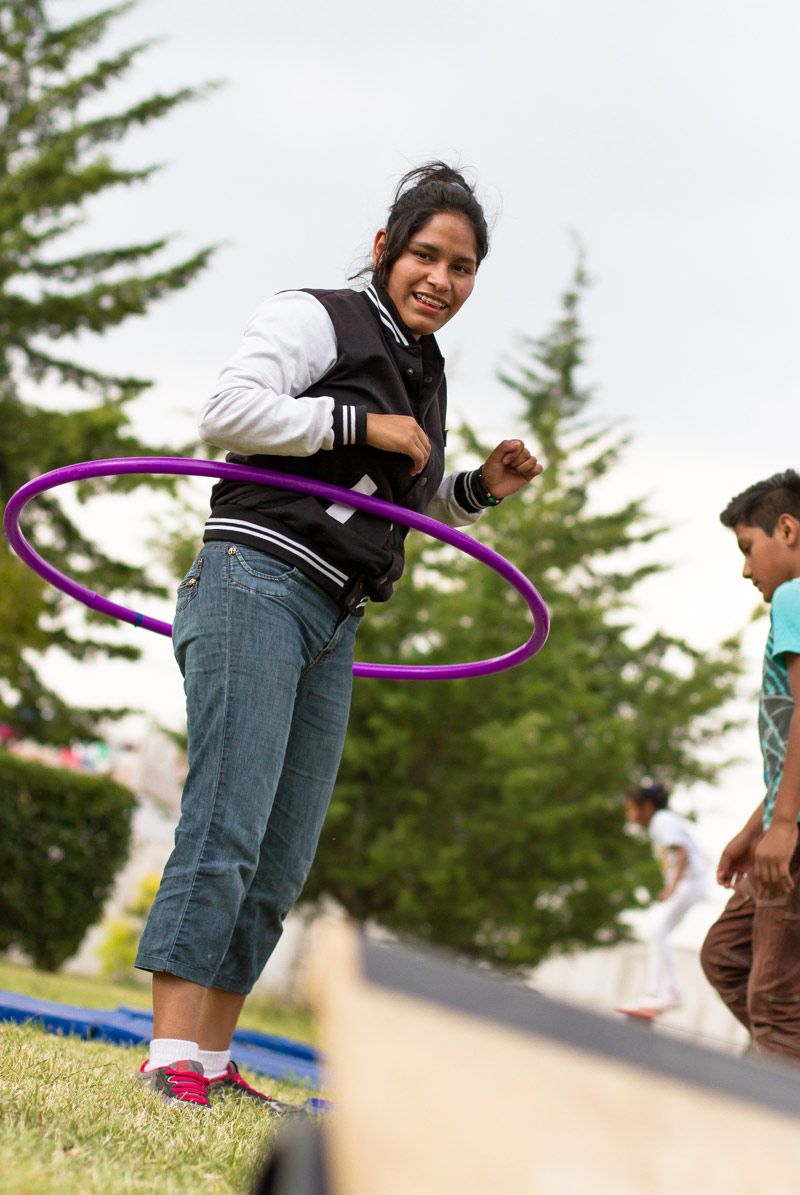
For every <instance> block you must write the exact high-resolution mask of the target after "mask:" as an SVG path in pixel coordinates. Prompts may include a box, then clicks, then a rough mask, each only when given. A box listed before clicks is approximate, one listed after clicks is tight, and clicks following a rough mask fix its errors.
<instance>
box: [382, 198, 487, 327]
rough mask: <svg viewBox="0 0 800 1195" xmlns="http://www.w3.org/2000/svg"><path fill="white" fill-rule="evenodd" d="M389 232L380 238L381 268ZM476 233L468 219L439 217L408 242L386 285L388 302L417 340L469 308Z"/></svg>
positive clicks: (449, 214) (449, 215) (440, 214)
mask: <svg viewBox="0 0 800 1195" xmlns="http://www.w3.org/2000/svg"><path fill="white" fill-rule="evenodd" d="M385 243H386V229H384V228H382V229H380V230H379V232H378V233H377V234H376V236H375V245H374V248H373V254H372V260H373V262H374V263H376V264H377V262H378V260H379V258H380V256H381V253H382V252H383V248H384V245H385ZM477 269H478V255H477V251H476V246H475V233H474V232H473V230H472V225H471V224H470V222H469V220H467V219H466V217H465V216H461V215H459V214H458V213H456V212H437V214H436V215H435V216H432V217H431V218H430V220H428V222H427V224H423V226H422V228H420V229H419V231H418V232H416V233H414V235H413V236H412V237H411V238H410V239H409V241H408V244H407V245H406V246H405V248H404V249H403V251H402V253H401V254H400V256H399V257H398V258H397V260H396V261H395V263H394V265H393V266H392V269H391V272H390V274H389V278H388V281H387V283H386V290H387V292H388V295H389V298H390V299H391V300H392V302H393V303H394V305H395V307H396V308H397V311H398V313H399V315H400V318H401V319H402V320H403V323H404V324H405V325H406V327H407V328H409V330H410V331H411V332H412V333H413V334H414V335H415V336H425V335H428V334H430V333H433V332H438V331H439V329H440V328H443V327H444V325H445V324H446V323H447V322H448V320H451V319H452V318H453V316H454V315H455V314H456V312H457V311H458V310H459V309H460V308H461V307H462V306H463V304H464V303H466V301H467V299H468V298H469V296H470V295H471V294H472V288H473V286H474V285H475V273H476V271H477Z"/></svg>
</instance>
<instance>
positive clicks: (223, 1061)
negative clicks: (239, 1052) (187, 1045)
mask: <svg viewBox="0 0 800 1195" xmlns="http://www.w3.org/2000/svg"><path fill="white" fill-rule="evenodd" d="M196 1057H197V1058H199V1059H200V1061H201V1062H202V1064H203V1074H204V1075H205V1077H206V1078H207V1079H219V1078H220V1077H221V1076H222V1075H224V1074H225V1072H226V1071H227V1069H228V1063H229V1062H230V1060H231V1052H230V1050H198V1051H197V1055H196Z"/></svg>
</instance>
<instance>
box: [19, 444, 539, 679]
mask: <svg viewBox="0 0 800 1195" xmlns="http://www.w3.org/2000/svg"><path fill="white" fill-rule="evenodd" d="M126 473H174V474H187V475H189V476H193V477H214V478H217V477H223V478H227V479H230V480H232V481H249V482H256V483H258V484H262V485H273V486H276V487H278V488H279V489H286V490H298V491H299V492H300V493H304V494H311V495H313V496H314V497H315V498H321V499H322V500H323V501H326V502H344V503H346V505H348V506H354V507H357V508H358V509H359V510H366V511H367V512H368V513H369V514H373V515H377V516H378V517H379V518H383V519H393V520H394V521H395V522H397V523H402V524H403V525H404V526H406V527H413V528H414V529H415V530H417V531H422V532H424V533H425V534H426V535H430V536H432V537H433V538H434V539H438V540H442V541H443V542H444V543H446V544H452V546H453V547H455V548H458V549H459V551H461V552H466V553H467V555H468V556H474V557H475V559H476V560H480V561H481V563H482V564H486V565H488V566H489V568H491V569H494V571H495V572H496V573H499V574H500V576H501V577H503V578H504V580H506V581H508V583H509V584H510V585H512V586H513V587H514V589H516V590H517V591H518V593H520V594H521V595H522V597H523V598H524V599H525V601H526V602H527V604H528V608H529V610H530V612H531V614H532V615H533V623H534V628H533V634H532V635H531V637H530V639H528V641H527V642H526V643H523V644H522V645H521V646H520V647H517V648H516V649H515V650H514V651H510V652H507V653H506V654H505V655H502V656H495V657H493V658H492V659H487V660H475V661H473V662H472V663H469V664H358V663H357V664H354V665H353V675H354V676H372V677H380V678H382V679H384V680H387V679H390V680H400V679H402V680H454V679H455V678H457V677H459V678H466V677H472V676H488V675H489V674H490V673H492V672H503V671H504V670H505V669H506V668H514V667H516V666H517V665H518V664H522V663H523V662H524V661H525V660H529V659H530V658H531V656H534V655H536V653H537V651H539V650H540V649H541V648H542V647H544V644H545V641H546V639H547V634H548V631H549V628H550V616H549V613H548V610H547V606H546V605H545V604H544V602H543V601H542V598H541V596H540V595H539V593H538V592H537V590H536V589H535V588H534V586H533V584H532V583H531V582H530V581H529V580H528V578H527V577H526V576H525V575H524V573H521V572H520V570H519V569H518V568H516V567H515V565H513V564H511V563H510V561H508V560H506V559H505V558H504V557H503V556H501V555H500V554H499V553H498V552H494V551H492V549H491V548H487V547H486V546H485V544H481V543H478V542H477V540H474V539H471V538H470V537H469V536H468V535H464V533H463V532H461V531H456V530H455V528H453V527H448V526H446V525H445V524H444V523H439V522H438V521H437V520H436V519H431V518H429V517H428V516H427V515H422V514H417V513H416V512H415V511H412V510H406V509H405V508H404V507H402V506H396V505H395V504H394V503H393V502H384V501H383V500H382V499H379V498H372V497H369V496H368V495H367V494H359V493H358V492H357V491H355V490H347V489H344V488H342V487H341V486H337V485H327V484H326V483H325V482H321V481H312V480H311V479H310V478H307V477H295V476H293V475H291V474H285V473H274V472H272V471H271V470H269V469H256V468H253V467H252V466H250V465H234V464H229V463H227V462H224V461H206V460H193V459H190V458H184V457H172V456H132V457H118V458H112V459H110V460H102V461H82V462H80V463H79V464H75V465H65V466H64V467H63V468H61V469H53V470H51V471H50V472H49V473H43V474H42V476H41V477H35V478H34V479H33V481H29V482H28V483H27V485H23V486H21V487H20V489H18V490H17V492H16V493H15V494H13V495H12V497H11V499H10V500H9V503H8V505H7V506H6V509H5V513H4V515H3V525H4V527H5V532H6V536H7V537H8V542H9V544H10V545H11V547H12V548H13V549H14V551H15V552H16V553H17V555H18V556H19V557H20V558H21V559H22V560H23V561H24V562H25V564H27V565H28V567H29V568H31V569H33V571H34V572H35V573H38V574H39V575H40V576H41V577H44V579H45V581H47V582H49V584H51V585H54V586H55V587H56V589H60V590H62V591H63V592H64V593H66V594H68V595H69V596H70V597H73V598H77V600H78V601H79V602H83V604H84V605H85V606H88V607H89V609H90V610H97V611H99V612H100V613H102V614H108V615H109V616H110V617H111V618H117V619H120V620H121V621H122V622H129V623H132V624H133V626H137V627H144V629H145V630H148V631H156V632H158V634H160V635H171V634H172V627H171V626H170V624H169V623H168V622H161V621H160V620H159V619H157V618H151V617H150V616H149V615H147V614H138V613H137V612H136V611H135V610H130V609H128V607H127V606H120V605H118V604H117V603H116V602H112V601H110V600H109V599H108V598H105V597H102V596H101V595H100V594H99V593H95V592H94V591H93V590H91V589H87V588H86V587H85V586H83V585H80V584H79V583H78V582H77V581H74V580H73V579H72V578H71V577H68V576H66V575H65V574H64V573H61V572H59V571H58V569H56V568H54V567H53V565H51V564H48V562H47V561H46V560H45V559H44V558H43V557H42V556H40V555H39V553H38V552H36V551H35V550H34V549H33V548H32V547H31V545H30V544H29V543H28V541H27V540H26V539H25V536H24V535H23V534H22V532H21V530H20V527H19V517H20V514H21V513H22V511H23V509H24V507H25V506H26V505H27V504H28V502H30V501H31V499H32V498H35V497H36V495H37V494H42V493H44V492H45V490H51V489H54V488H55V487H56V486H59V485H66V484H68V483H69V482H73V481H84V480H86V479H87V478H90V477H115V476H118V475H120V474H126Z"/></svg>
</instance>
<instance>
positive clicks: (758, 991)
mask: <svg viewBox="0 0 800 1195" xmlns="http://www.w3.org/2000/svg"><path fill="white" fill-rule="evenodd" d="M791 872H792V875H793V877H794V881H795V883H794V888H793V889H792V891H791V892H789V893H784V894H781V895H774V894H770V895H766V894H761V893H757V892H756V889H755V886H754V884H753V883H752V881H751V880H750V877H749V876H745V877H744V878H743V879H741V880H739V882H738V883H737V885H736V887H735V888H734V891H733V896H732V897H731V899H730V900H729V901H728V903H727V905H726V906H725V909H724V911H723V913H722V915H721V916H720V917H719V919H718V920H717V921H715V922H714V924H713V925H712V926H711V929H710V930H709V931H708V934H707V935H706V940H705V942H704V943H703V948H702V950H701V952H700V962H701V963H702V966H703V970H704V971H705V974H706V978H707V979H708V981H709V983H710V984H711V986H712V987H713V988H715V989H716V990H717V992H718V993H719V995H720V996H721V997H722V999H723V1000H724V1001H725V1003H726V1004H727V1006H728V1008H729V1009H730V1010H731V1012H732V1013H733V1015H734V1016H735V1017H736V1018H737V1020H739V1021H741V1023H742V1024H743V1025H744V1027H745V1029H747V1031H748V1033H750V1035H751V1038H752V1042H753V1046H754V1048H755V1049H756V1050H757V1051H758V1052H759V1053H764V1054H781V1055H784V1056H787V1057H789V1058H792V1059H795V1060H796V1061H798V1062H800V847H798V848H797V849H796V850H795V853H794V856H793V858H792V863H791Z"/></svg>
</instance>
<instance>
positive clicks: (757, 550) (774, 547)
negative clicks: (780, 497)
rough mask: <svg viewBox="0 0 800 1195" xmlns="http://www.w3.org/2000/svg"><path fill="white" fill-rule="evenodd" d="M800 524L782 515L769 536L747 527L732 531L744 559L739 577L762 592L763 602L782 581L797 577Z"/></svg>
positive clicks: (769, 597)
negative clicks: (751, 583)
mask: <svg viewBox="0 0 800 1195" xmlns="http://www.w3.org/2000/svg"><path fill="white" fill-rule="evenodd" d="M799 529H800V524H798V521H797V519H794V518H792V516H791V515H781V517H780V518H779V519H778V522H777V523H776V524H775V529H774V530H773V532H772V535H767V533H766V531H762V530H761V528H760V527H753V526H751V525H750V524H749V523H737V524H736V526H735V527H734V529H733V530H734V534H735V535H736V542H737V543H738V545H739V549H740V551H741V553H742V555H743V556H744V568H743V569H742V576H743V577H745V578H746V579H747V580H748V581H752V582H753V584H754V585H755V587H756V589H758V590H760V591H761V596H762V597H763V599H764V601H765V602H771V601H772V595H773V593H774V592H775V590H776V589H777V588H778V586H779V585H782V584H783V582H784V581H791V580H792V579H793V578H794V577H797V576H800V535H799V534H798V530H799Z"/></svg>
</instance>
